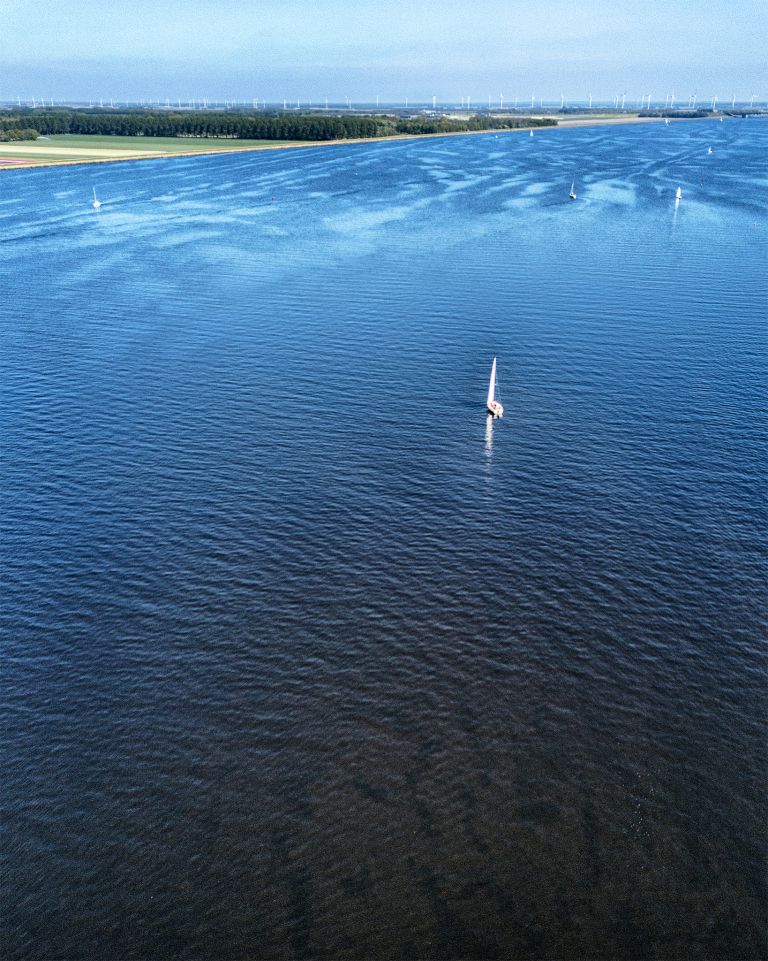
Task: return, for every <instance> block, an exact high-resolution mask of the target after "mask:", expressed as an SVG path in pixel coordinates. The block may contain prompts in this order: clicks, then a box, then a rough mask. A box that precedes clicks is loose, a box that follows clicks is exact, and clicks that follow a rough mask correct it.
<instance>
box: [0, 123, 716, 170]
mask: <svg viewBox="0 0 768 961" xmlns="http://www.w3.org/2000/svg"><path fill="white" fill-rule="evenodd" d="M537 119H538V118H537ZM711 119H713V118H712V117H679V118H669V120H670V123H683V122H686V121H693V122H695V121H697V120H711ZM663 122H664V118H663V117H636V116H635V117H585V118H583V119H579V118H577V117H575V118H573V119H563V120H558V122H557V125H556V126H546V127H536V126H531V127H512V128H501V129H493V130H455V131H450V132H446V133H417V134H394V135H393V136H391V137H355V138H353V139H346V140H307V141H306V142H302V143H284V144H274V145H271V144H264V145H261V146H258V147H221V148H219V149H215V148H214V149H206V150H188V151H185V152H184V153H165V152H163V151H158V152H155V153H148V154H142V153H137V155H136V156H133V157H94V158H92V159H90V160H42V161H34V160H20V161H18V162H13V163H0V171H4V170H35V169H37V170H44V169H47V168H48V167H74V166H81V165H82V166H84V165H86V164H107V163H134V162H136V161H141V160H171V159H173V158H175V157H212V156H219V155H221V154H240V153H253V152H256V151H263V150H302V149H305V148H307V147H338V146H344V145H346V146H348V145H350V144H356V143H392V142H394V141H398V142H399V141H403V140H426V139H434V138H435V137H475V136H482V135H486V136H487V135H488V134H495V135H496V136H498V135H499V134H515V133H527V132H528V131H529V130H561V129H567V128H570V127H603V126H615V125H618V124H630V123H643V124H645V123H663ZM0 153H2V146H0Z"/></svg>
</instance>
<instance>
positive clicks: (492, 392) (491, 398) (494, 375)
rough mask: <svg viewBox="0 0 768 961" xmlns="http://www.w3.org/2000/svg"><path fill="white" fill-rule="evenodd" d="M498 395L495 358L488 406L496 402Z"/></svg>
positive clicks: (489, 386) (492, 365) (492, 366)
mask: <svg viewBox="0 0 768 961" xmlns="http://www.w3.org/2000/svg"><path fill="white" fill-rule="evenodd" d="M495 393H496V358H495V357H494V358H493V363H492V364H491V382H490V383H489V384H488V402H487V403H488V406H489V407H490V406H491V404H492V403H493V400H494V394H495Z"/></svg>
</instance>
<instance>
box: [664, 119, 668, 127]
mask: <svg viewBox="0 0 768 961" xmlns="http://www.w3.org/2000/svg"><path fill="white" fill-rule="evenodd" d="M664 126H665V127H668V126H669V118H668V117H665V118H664Z"/></svg>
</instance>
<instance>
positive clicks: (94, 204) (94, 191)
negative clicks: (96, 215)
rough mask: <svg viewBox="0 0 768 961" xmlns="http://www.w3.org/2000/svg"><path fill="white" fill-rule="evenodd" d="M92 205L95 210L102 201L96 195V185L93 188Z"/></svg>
mask: <svg viewBox="0 0 768 961" xmlns="http://www.w3.org/2000/svg"><path fill="white" fill-rule="evenodd" d="M91 206H92V207H93V209H94V210H98V209H99V207H100V206H101V201H100V200H99V198H98V197H97V196H96V188H95V187H94V188H93V203H92V204H91Z"/></svg>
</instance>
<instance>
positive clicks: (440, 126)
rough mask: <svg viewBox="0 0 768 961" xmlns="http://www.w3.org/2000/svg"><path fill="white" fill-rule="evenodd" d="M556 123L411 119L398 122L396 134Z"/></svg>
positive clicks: (508, 119)
mask: <svg viewBox="0 0 768 961" xmlns="http://www.w3.org/2000/svg"><path fill="white" fill-rule="evenodd" d="M556 126H557V121H556V120H552V119H550V118H546V119H542V118H538V117H537V118H533V117H490V116H483V117H478V116H475V117H469V118H468V119H467V120H458V119H456V118H453V117H451V118H449V117H411V118H409V119H408V120H398V121H397V123H396V124H395V132H396V133H461V132H462V131H464V130H511V129H513V128H516V127H556Z"/></svg>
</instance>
